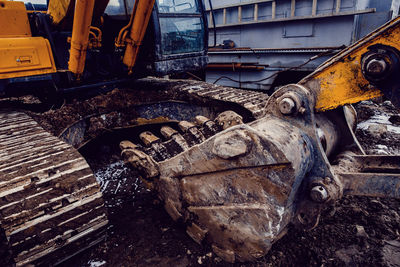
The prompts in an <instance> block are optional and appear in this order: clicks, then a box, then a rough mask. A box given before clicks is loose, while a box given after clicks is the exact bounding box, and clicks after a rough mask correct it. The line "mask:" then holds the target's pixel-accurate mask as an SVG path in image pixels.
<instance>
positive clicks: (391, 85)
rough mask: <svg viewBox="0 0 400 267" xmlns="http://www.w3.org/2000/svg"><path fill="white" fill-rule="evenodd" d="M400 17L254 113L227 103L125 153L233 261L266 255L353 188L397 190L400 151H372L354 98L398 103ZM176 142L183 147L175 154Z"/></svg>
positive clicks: (380, 192)
mask: <svg viewBox="0 0 400 267" xmlns="http://www.w3.org/2000/svg"><path fill="white" fill-rule="evenodd" d="M399 23H400V18H397V19H395V20H393V21H391V22H389V23H388V24H386V25H384V26H382V28H380V29H378V30H376V31H375V32H373V33H371V34H370V35H368V36H366V37H365V38H364V39H363V40H361V41H359V42H358V43H356V44H354V45H353V46H351V47H348V48H346V49H345V50H344V51H342V52H341V53H339V54H338V55H337V56H335V57H334V58H332V59H331V60H329V61H328V62H326V63H324V64H322V65H321V66H320V67H319V68H318V69H317V70H316V71H315V72H314V73H312V74H311V75H309V76H308V77H306V78H304V79H303V80H302V81H301V82H299V83H298V84H290V85H286V86H283V87H281V88H280V89H278V90H277V91H276V92H274V93H273V94H272V95H271V96H269V98H268V100H267V102H266V104H265V106H264V107H263V114H262V115H261V116H260V117H259V118H258V119H257V120H255V121H252V122H250V123H246V124H245V123H243V121H242V118H241V116H240V115H239V114H236V113H234V112H233V111H227V112H224V113H222V114H220V115H219V116H217V117H216V118H213V119H207V118H201V119H196V120H195V121H196V123H189V122H181V123H180V124H179V126H180V129H176V130H173V129H165V130H164V132H161V134H163V135H164V138H165V139H162V138H159V137H157V133H154V134H153V133H145V134H144V135H143V138H142V141H143V144H133V143H130V142H128V141H125V142H123V143H121V149H122V156H123V157H124V159H125V161H126V162H128V163H129V164H131V165H132V166H133V167H134V168H136V169H138V170H139V171H140V172H141V173H142V176H143V178H144V179H145V180H146V181H147V182H148V183H149V182H150V183H151V184H152V187H153V188H155V189H156V190H157V192H158V195H159V197H160V199H161V200H163V202H164V206H165V209H166V211H167V212H168V213H169V215H170V216H171V217H172V218H173V219H174V220H176V221H181V222H183V223H184V224H185V225H186V231H187V233H188V234H189V236H190V237H192V238H193V239H194V240H195V241H196V242H198V243H199V244H201V243H203V241H206V242H208V243H209V244H211V246H212V249H213V251H214V252H215V253H216V254H217V255H218V256H220V257H221V258H223V259H224V260H226V261H228V262H235V261H241V262H244V261H252V260H255V259H257V258H259V257H261V256H263V255H265V254H266V253H267V252H268V250H269V249H270V248H271V246H272V244H273V243H274V242H275V241H276V240H278V239H280V238H281V237H282V236H283V235H284V234H285V233H286V230H287V228H288V225H289V224H294V225H296V226H298V227H301V228H303V229H312V228H314V227H316V226H317V224H318V221H319V217H320V213H321V210H322V209H323V208H324V207H326V206H327V205H332V204H334V203H335V201H336V200H338V199H340V198H341V197H342V196H343V195H345V194H352V195H367V196H382V197H396V198H398V197H399V191H398V188H399V186H400V175H399V171H398V170H399V169H398V166H399V165H398V164H399V162H398V157H397V156H393V157H383V156H373V155H369V156H367V155H365V153H364V152H363V150H362V148H361V147H360V146H359V144H358V142H357V140H356V139H355V135H354V133H353V128H354V124H355V122H356V114H355V111H354V109H352V107H350V106H345V105H347V104H351V103H356V102H358V101H361V100H366V99H371V98H373V97H377V96H381V95H385V96H387V97H388V98H390V99H392V100H393V102H394V104H399V103H398V102H397V101H396V99H397V96H398V84H399V83H398V81H397V79H398V78H397V77H396V76H398V75H397V73H398V71H397V70H398V68H399V60H398V59H399V55H400V54H399V48H400V47H399V44H400V42H398V41H397V39H398V38H399V36H400V32H399V31H400V27H399ZM193 91H196V89H193ZM328 110H329V111H328ZM210 129H212V131H210ZM193 140H195V141H193ZM172 144H174V145H176V146H178V147H180V150H181V151H182V152H180V153H178V154H176V153H167V151H169V149H168V148H169V147H171V146H174V145H172Z"/></svg>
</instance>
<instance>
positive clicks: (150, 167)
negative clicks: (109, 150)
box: [120, 141, 159, 179]
mask: <svg viewBox="0 0 400 267" xmlns="http://www.w3.org/2000/svg"><path fill="white" fill-rule="evenodd" d="M128 143H130V142H129V141H123V142H121V143H120V147H123V146H124V145H126V144H128ZM131 144H132V143H131ZM133 145H134V144H133ZM134 146H135V145H134ZM121 155H122V157H123V159H124V161H125V162H126V163H129V164H130V165H132V167H134V168H135V169H138V170H139V171H140V172H141V174H142V175H143V176H144V177H145V178H147V179H151V178H153V177H156V176H157V175H158V174H159V172H158V167H157V164H156V163H155V162H154V160H153V158H152V157H151V156H149V155H148V154H147V153H145V152H143V151H140V150H139V149H137V148H134V147H133V146H132V147H127V148H125V149H124V150H122V153H121Z"/></svg>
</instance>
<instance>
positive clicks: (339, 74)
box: [300, 17, 400, 111]
mask: <svg viewBox="0 0 400 267" xmlns="http://www.w3.org/2000/svg"><path fill="white" fill-rule="evenodd" d="M375 44H382V45H387V46H392V47H394V48H396V49H398V50H400V17H398V18H397V19H395V20H393V21H391V22H389V23H388V24H386V25H384V26H382V27H381V28H380V29H378V30H376V31H374V32H372V33H371V34H369V35H368V36H366V37H364V38H363V39H362V40H360V41H359V42H357V43H356V44H354V45H353V46H351V47H349V48H347V49H345V50H344V51H343V52H341V53H339V54H338V55H337V56H335V57H333V58H332V59H330V60H329V61H327V62H326V63H324V64H322V65H321V66H320V67H319V68H318V69H317V70H316V71H315V72H314V73H312V74H311V75H309V76H308V77H306V78H305V79H303V80H302V81H301V82H300V84H302V85H304V86H305V87H307V88H309V89H310V90H311V91H313V92H315V93H316V110H317V111H324V110H329V109H334V108H336V107H338V106H342V105H345V104H353V103H357V102H359V101H362V100H368V99H371V98H374V97H378V96H382V92H381V91H380V90H379V88H376V87H374V86H373V85H371V84H370V83H369V82H368V81H367V80H366V79H365V78H364V76H363V74H362V72H361V58H362V55H363V54H365V53H366V52H368V47H370V46H372V45H375Z"/></svg>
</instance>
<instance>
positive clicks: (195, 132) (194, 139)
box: [178, 121, 206, 146]
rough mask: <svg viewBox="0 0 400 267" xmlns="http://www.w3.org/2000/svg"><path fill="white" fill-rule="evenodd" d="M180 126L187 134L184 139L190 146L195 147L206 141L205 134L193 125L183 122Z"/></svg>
mask: <svg viewBox="0 0 400 267" xmlns="http://www.w3.org/2000/svg"><path fill="white" fill-rule="evenodd" d="M178 126H179V128H180V129H181V130H182V131H183V132H185V134H184V138H185V140H186V141H187V142H188V144H189V146H194V145H196V144H199V143H201V142H204V141H205V140H206V138H205V137H204V135H203V133H202V132H201V131H200V130H199V129H198V128H197V127H196V126H195V125H194V124H193V123H191V122H188V121H181V122H179V124H178Z"/></svg>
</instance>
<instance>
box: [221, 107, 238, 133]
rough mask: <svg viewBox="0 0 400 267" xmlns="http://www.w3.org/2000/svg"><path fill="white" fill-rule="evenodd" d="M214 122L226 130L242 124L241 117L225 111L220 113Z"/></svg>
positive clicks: (230, 111)
mask: <svg viewBox="0 0 400 267" xmlns="http://www.w3.org/2000/svg"><path fill="white" fill-rule="evenodd" d="M215 122H216V123H217V125H218V126H220V127H221V128H222V129H224V130H226V129H228V128H230V127H232V126H235V125H239V124H243V117H242V116H240V115H239V114H237V113H236V112H234V111H232V110H227V111H224V112H222V113H220V114H219V115H218V116H217V118H216V119H215Z"/></svg>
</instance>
